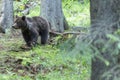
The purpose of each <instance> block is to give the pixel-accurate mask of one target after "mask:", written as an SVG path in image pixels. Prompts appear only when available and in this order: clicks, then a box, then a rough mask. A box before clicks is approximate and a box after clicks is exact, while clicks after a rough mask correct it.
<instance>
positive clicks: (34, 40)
mask: <svg viewBox="0 0 120 80" xmlns="http://www.w3.org/2000/svg"><path fill="white" fill-rule="evenodd" d="M37 40H38V32H37V31H36V30H32V31H31V44H32V46H36V44H37Z"/></svg>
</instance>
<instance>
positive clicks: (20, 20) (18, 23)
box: [12, 16, 27, 29]
mask: <svg viewBox="0 0 120 80" xmlns="http://www.w3.org/2000/svg"><path fill="white" fill-rule="evenodd" d="M26 25H27V22H26V16H22V17H19V16H15V18H14V24H13V25H12V28H14V29H22V28H25V27H26Z"/></svg>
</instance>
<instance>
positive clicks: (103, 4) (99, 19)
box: [90, 0, 120, 80]
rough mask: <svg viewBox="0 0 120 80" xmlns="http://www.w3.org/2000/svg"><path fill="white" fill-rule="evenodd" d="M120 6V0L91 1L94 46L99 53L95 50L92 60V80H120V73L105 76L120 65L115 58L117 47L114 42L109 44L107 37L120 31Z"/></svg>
mask: <svg viewBox="0 0 120 80" xmlns="http://www.w3.org/2000/svg"><path fill="white" fill-rule="evenodd" d="M119 4H120V0H90V12H91V36H92V39H93V42H92V45H93V46H94V47H95V48H96V49H97V51H98V53H97V52H96V50H94V53H97V54H96V55H94V57H93V58H92V66H91V80H118V79H119V78H120V77H119V76H117V75H119V74H120V72H118V73H116V72H110V74H107V75H105V74H106V73H107V72H109V71H111V70H112V69H113V68H114V67H115V66H117V65H119V64H118V62H117V57H115V56H114V55H115V54H118V53H119V52H115V50H116V48H117V47H116V46H117V45H116V44H115V43H114V42H113V43H109V41H110V39H109V38H108V37H107V34H113V33H114V32H115V31H116V30H117V29H119V26H118V24H119V18H120V17H119V13H120V11H119V10H120V7H119ZM101 41H102V42H101ZM106 45H109V46H106ZM103 49H104V50H103ZM99 56H101V58H100V57H99ZM119 67H120V66H119ZM119 67H117V70H118V71H119ZM115 78H116V79H115Z"/></svg>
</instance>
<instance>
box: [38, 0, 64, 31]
mask: <svg viewBox="0 0 120 80" xmlns="http://www.w3.org/2000/svg"><path fill="white" fill-rule="evenodd" d="M40 15H41V16H42V17H43V18H45V19H47V20H48V21H49V22H50V23H51V30H53V31H57V32H64V20H65V18H64V15H63V11H62V2H61V0H41V14H40Z"/></svg>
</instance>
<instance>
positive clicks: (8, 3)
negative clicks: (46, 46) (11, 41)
mask: <svg viewBox="0 0 120 80" xmlns="http://www.w3.org/2000/svg"><path fill="white" fill-rule="evenodd" d="M2 4H3V5H2V11H1V16H0V26H1V28H2V30H3V31H4V32H5V31H6V30H7V29H10V28H11V26H12V24H13V0H3V2H2Z"/></svg>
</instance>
